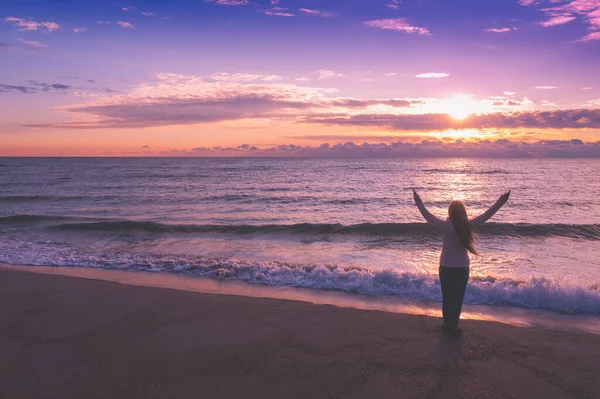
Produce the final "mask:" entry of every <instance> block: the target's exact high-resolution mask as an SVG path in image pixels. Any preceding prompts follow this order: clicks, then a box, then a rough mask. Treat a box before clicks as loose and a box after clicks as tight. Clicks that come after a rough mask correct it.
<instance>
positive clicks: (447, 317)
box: [413, 190, 510, 337]
mask: <svg viewBox="0 0 600 399" xmlns="http://www.w3.org/2000/svg"><path fill="white" fill-rule="evenodd" d="M413 195H414V198H415V203H416V204H417V207H418V208H419V211H420V212H421V215H423V217H424V218H425V220H427V221H428V222H429V223H431V224H432V225H433V226H434V227H435V228H436V229H437V230H439V231H441V232H442V240H443V241H442V242H443V245H442V254H441V256H440V283H441V285H442V314H443V317H444V324H443V331H444V333H445V334H449V335H451V336H455V337H460V336H462V331H461V330H460V329H459V328H458V320H459V319H460V312H461V310H462V303H463V298H464V296H465V289H466V288H467V282H468V280H469V265H470V260H469V252H471V253H472V254H477V251H476V250H475V247H474V242H473V235H472V233H471V232H472V230H474V229H476V228H477V227H479V226H481V225H482V224H484V223H485V222H486V221H487V220H488V219H489V218H491V217H492V216H494V214H495V213H496V212H498V210H499V209H500V208H502V206H503V205H504V204H506V201H508V197H510V190H509V191H508V192H507V193H506V194H504V195H502V196H501V197H500V198H499V199H498V201H496V203H495V204H494V205H493V206H492V207H491V208H490V209H488V210H487V211H486V212H485V213H484V214H482V215H480V216H477V217H476V218H473V219H471V220H469V218H468V217H467V209H466V208H465V205H464V204H463V203H462V202H461V201H452V202H451V203H450V206H449V207H448V216H449V217H448V219H446V220H442V219H440V218H438V217H436V216H434V215H432V214H431V213H430V212H429V211H428V210H427V208H425V205H424V204H423V201H422V200H421V197H419V194H417V192H416V191H415V190H413Z"/></svg>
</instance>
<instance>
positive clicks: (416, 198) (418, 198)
mask: <svg viewBox="0 0 600 399" xmlns="http://www.w3.org/2000/svg"><path fill="white" fill-rule="evenodd" d="M413 198H414V199H415V202H419V201H420V200H421V197H419V194H417V192H416V191H415V190H413Z"/></svg>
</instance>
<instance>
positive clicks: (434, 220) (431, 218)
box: [413, 190, 444, 230]
mask: <svg viewBox="0 0 600 399" xmlns="http://www.w3.org/2000/svg"><path fill="white" fill-rule="evenodd" d="M413 197H414V198H415V204H416V205H417V208H419V211H420V212H421V215H423V217H424V218H425V220H427V221H428V222H429V223H431V224H432V225H433V226H434V227H435V228H436V229H438V230H442V229H443V227H444V221H443V220H442V219H440V218H438V217H437V216H435V215H433V214H432V213H431V212H429V211H428V210H427V208H425V204H423V200H422V199H421V197H419V194H417V192H416V191H415V190H413Z"/></svg>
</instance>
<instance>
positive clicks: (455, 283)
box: [440, 266, 469, 327]
mask: <svg viewBox="0 0 600 399" xmlns="http://www.w3.org/2000/svg"><path fill="white" fill-rule="evenodd" d="M468 281H469V268H468V267H446V266H440V283H441V285H442V314H443V315H444V325H447V326H449V327H458V320H459V319H460V312H461V310H462V304H463V298H464V297H465V289H466V288H467V282H468Z"/></svg>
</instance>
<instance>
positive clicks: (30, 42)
mask: <svg viewBox="0 0 600 399" xmlns="http://www.w3.org/2000/svg"><path fill="white" fill-rule="evenodd" d="M17 40H18V41H20V42H21V43H23V44H26V45H27V46H29V47H30V48H33V49H37V50H39V49H42V48H44V47H46V45H45V44H43V43H40V42H38V41H35V40H25V39H22V38H20V37H19V38H17Z"/></svg>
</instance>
